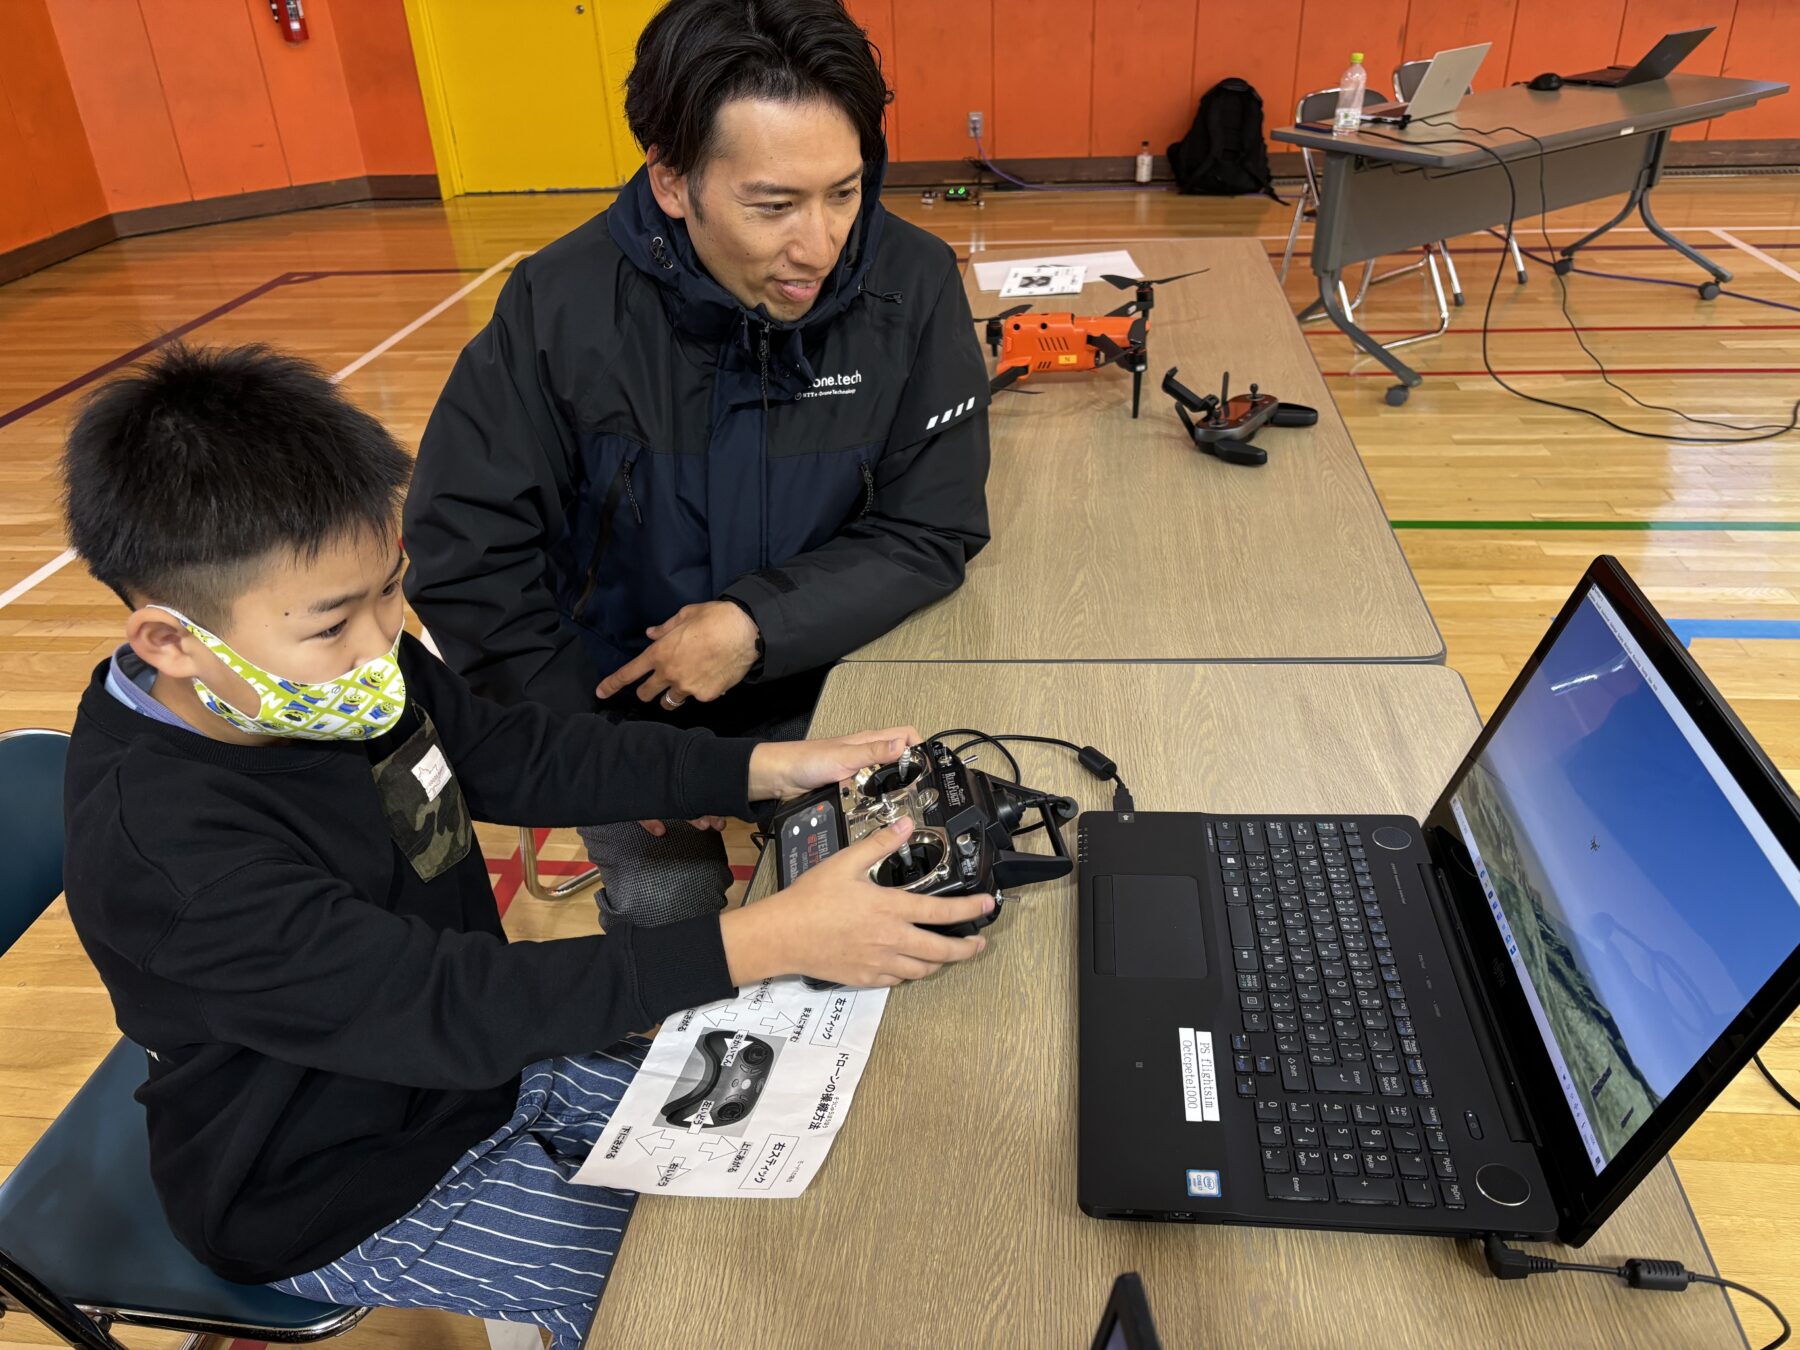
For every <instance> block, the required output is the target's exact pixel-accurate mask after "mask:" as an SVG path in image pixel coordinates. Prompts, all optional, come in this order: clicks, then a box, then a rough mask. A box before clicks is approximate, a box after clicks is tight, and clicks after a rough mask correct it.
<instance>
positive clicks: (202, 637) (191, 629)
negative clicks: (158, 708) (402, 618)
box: [144, 601, 405, 730]
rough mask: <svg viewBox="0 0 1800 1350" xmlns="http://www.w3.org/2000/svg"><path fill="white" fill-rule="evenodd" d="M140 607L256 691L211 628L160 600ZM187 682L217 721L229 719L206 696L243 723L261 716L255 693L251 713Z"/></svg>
mask: <svg viewBox="0 0 1800 1350" xmlns="http://www.w3.org/2000/svg"><path fill="white" fill-rule="evenodd" d="M144 608H145V609H159V610H161V611H162V612H163V613H164V614H165V615H167V616H168V617H169V618H171V619H173V620H174V621H175V626H176V627H177V628H180V629H181V630H183V631H184V632H185V633H187V635H188V636H189V637H191V638H193V639H194V641H196V642H198V643H199V644H200V645H201V646H202V647H204V648H206V650H207V651H208V652H211V653H212V655H213V657H214V658H215V659H217V661H218V662H219V664H220V665H222V666H224V667H225V669H226V670H227V671H228V672H230V673H231V674H232V675H235V676H237V678H238V679H240V680H243V681H244V684H245V685H246V686H247V687H248V688H249V690H250V692H251V693H252V694H257V689H256V686H255V685H254V684H252V683H251V682H250V681H249V680H248V679H246V678H245V677H244V676H243V675H240V674H238V672H237V671H235V670H232V669H231V662H230V661H228V660H226V659H225V657H223V656H221V655H220V654H219V653H218V652H217V651H216V650H214V648H213V646H212V643H214V642H216V643H218V644H219V646H221V647H223V648H224V649H225V650H226V651H228V652H231V653H232V655H234V656H237V652H236V650H235V649H234V648H233V647H232V645H231V644H230V643H229V642H227V641H225V639H224V638H222V637H220V636H219V635H218V634H217V633H215V632H213V631H212V629H210V628H207V627H206V626H205V625H203V624H200V623H196V622H195V621H194V620H193V619H190V618H189V617H188V616H187V615H185V614H183V613H182V612H181V611H180V610H178V609H176V608H175V606H173V605H165V604H162V603H160V602H155V601H153V602H151V603H150V604H147V605H145V606H144ZM404 628H405V625H402V631H404ZM208 639H211V641H208ZM243 659H244V658H243V657H241V656H238V660H240V661H242V660H243ZM246 664H248V663H247V662H246ZM188 683H190V684H192V685H193V686H194V692H195V694H197V695H198V696H199V698H200V706H201V707H202V708H205V709H206V711H207V712H209V713H212V715H213V716H214V717H218V718H220V720H221V721H227V722H228V721H229V719H228V718H225V717H224V716H223V715H222V714H220V713H218V712H215V711H214V710H213V709H212V708H211V707H208V700H209V699H210V700H213V701H215V702H217V703H219V704H221V705H223V706H224V707H227V708H229V709H231V711H232V712H234V713H236V714H237V715H238V716H239V717H241V718H243V719H244V720H245V721H246V722H249V723H252V724H254V723H256V722H257V721H258V720H259V719H260V718H261V717H262V715H263V708H262V697H261V695H259V694H258V695H257V698H256V711H255V712H245V711H244V710H243V709H242V708H240V707H238V705H237V704H235V703H233V702H232V701H231V700H230V699H228V698H226V697H225V695H223V694H221V693H220V692H219V691H218V690H216V689H214V688H213V687H212V686H211V685H209V684H207V683H206V681H205V680H202V679H201V678H200V677H199V676H197V675H196V676H194V677H192V678H191V679H190V680H189V681H188ZM241 729H242V728H240V730H241Z"/></svg>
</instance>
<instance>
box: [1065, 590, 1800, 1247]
mask: <svg viewBox="0 0 1800 1350" xmlns="http://www.w3.org/2000/svg"><path fill="white" fill-rule="evenodd" d="M1273 805H1276V804H1274V803H1271V806H1273ZM1295 805H1297V806H1298V805H1302V804H1300V803H1296V804H1295ZM1080 832H1081V841H1080V860H1081V861H1080V867H1081V884H1080V896H1081V899H1080V904H1081V910H1080V962H1081V965H1080V980H1079V983H1080V1149H1079V1152H1080V1175H1079V1185H1078V1195H1079V1199H1080V1203H1081V1207H1082V1209H1083V1210H1085V1211H1086V1212H1087V1213H1089V1214H1091V1215H1095V1216H1097V1217H1102V1218H1129V1219H1164V1220H1177V1221H1188V1222H1198V1223H1206V1222H1221V1223H1246V1224H1279V1225H1286V1226H1298V1227H1308V1228H1346V1229H1362V1230H1377V1231H1404V1232H1417V1233H1441V1234H1461V1233H1490V1232H1491V1233H1499V1234H1502V1235H1510V1236H1519V1237H1551V1236H1554V1237H1557V1238H1560V1239H1561V1240H1563V1241H1565V1242H1569V1243H1573V1244H1577V1245H1579V1244H1580V1243H1583V1242H1585V1241H1587V1239H1588V1238H1589V1237H1591V1236H1592V1235H1593V1233H1594V1231H1595V1230H1596V1229H1597V1228H1598V1227H1599V1225H1600V1224H1601V1223H1602V1222H1603V1221H1604V1220H1605V1219H1606V1217H1607V1216H1608V1215H1609V1214H1611V1213H1612V1211H1613V1210H1614V1209H1615V1208H1617V1206H1618V1205H1619V1203H1620V1201H1622V1200H1623V1199H1624V1198H1625V1196H1626V1195H1627V1194H1629V1193H1630V1191H1631V1190H1632V1188H1633V1187H1634V1186H1635V1185H1636V1184H1637V1183H1638V1182H1639V1181H1640V1180H1642V1179H1643V1177H1644V1176H1645V1174H1646V1173H1648V1172H1649V1170H1650V1169H1651V1168H1652V1167H1653V1166H1655V1164H1656V1163H1657V1162H1658V1161H1660V1160H1661V1159H1662V1158H1663V1156H1664V1155H1665V1154H1666V1153H1667V1152H1668V1150H1669V1148H1670V1147H1671V1146H1672V1145H1673V1144H1674V1142H1675V1140H1676V1139H1677V1138H1678V1137H1679V1136H1680V1135H1681V1133H1682V1131H1684V1130H1685V1129H1686V1128H1687V1127H1688V1125H1690V1124H1691V1123H1692V1122H1693V1121H1694V1119H1695V1118H1696V1117H1697V1116H1698V1115H1699V1114H1700V1112H1701V1111H1702V1110H1703V1109H1704V1108H1705V1106H1706V1105H1707V1103H1708V1102H1710V1101H1711V1100H1712V1099H1713V1098H1714V1097H1715V1096H1716V1095H1717V1094H1718V1093H1719V1091H1720V1090H1721V1089H1722V1088H1723V1087H1724V1086H1725V1084H1726V1083H1728V1082H1729V1081H1730V1080H1731V1078H1732V1076H1733V1075H1734V1074H1735V1073H1737V1072H1738V1070H1739V1069H1741V1068H1742V1067H1743V1066H1744V1065H1745V1064H1747V1063H1748V1062H1749V1060H1750V1057H1751V1055H1752V1054H1753V1053H1754V1052H1755V1051H1756V1050H1757V1049H1758V1048H1759V1047H1760V1046H1761V1045H1762V1043H1763V1042H1764V1041H1766V1040H1767V1039H1768V1037H1769V1036H1770V1035H1772V1034H1773V1033H1774V1031H1775V1030H1776V1029H1777V1028H1778V1027H1779V1026H1780V1025H1781V1023H1782V1022H1783V1020H1784V1019H1785V1018H1786V1017H1787V1016H1788V1015H1789V1014H1790V1013H1791V1012H1793V1010H1794V1009H1795V1007H1796V1005H1797V1004H1800V868H1797V867H1796V864H1795V857H1796V855H1797V854H1800V803H1797V802H1796V799H1795V797H1794V795H1793V793H1792V792H1790V790H1789V789H1788V787H1787V786H1786V784H1785V783H1784V782H1783V781H1782V778H1781V776H1780V775H1779V774H1778V773H1777V772H1776V770H1775V769H1774V767H1773V766H1772V765H1771V764H1770V763H1769V761H1768V759H1767V758H1766V757H1765V756H1764V755H1763V753H1762V752H1761V750H1759V749H1758V748H1757V746H1756V744H1755V742H1754V741H1752V740H1751V739H1750V737H1749V735H1748V734H1747V733H1746V732H1745V730H1744V728H1743V727H1742V726H1741V725H1740V724H1739V723H1738V721H1737V719H1736V718H1735V717H1734V716H1733V715H1732V713H1731V710H1730V709H1729V708H1727V707H1726V706H1725V704H1724V702H1723V700H1721V699H1720V697H1719V695H1718V693H1717V691H1716V690H1714V688H1713V687H1712V685H1711V684H1710V683H1709V682H1708V681H1707V679H1706V677H1705V676H1704V675H1703V674H1701V672H1700V670H1699V668H1698V667H1697V666H1696V665H1695V664H1694V663H1693V661H1692V660H1691V659H1690V658H1689V656H1688V654H1687V652H1686V651H1685V650H1683V648H1682V647H1681V645H1680V644H1679V643H1678V642H1677V641H1676V640H1675V638H1674V636H1673V635H1672V634H1671V633H1670V632H1669V629H1668V628H1667V626H1666V625H1665V624H1664V623H1663V622H1662V620H1661V619H1660V618H1659V617H1658V616H1657V615H1656V613H1655V611H1654V610H1653V609H1652V608H1651V607H1650V604H1649V602H1648V601H1647V600H1646V599H1645V598H1644V596H1643V595H1642V593H1640V592H1639V591H1638V589H1637V587H1636V586H1635V585H1633V584H1632V582H1631V580H1630V578H1629V577H1627V576H1626V575H1625V572H1624V571H1623V569H1622V568H1620V566H1619V564H1618V563H1617V562H1616V561H1614V560H1613V559H1611V558H1604V557H1603V558H1599V559H1597V560H1596V561H1595V562H1594V564H1593V566H1592V567H1590V568H1589V569H1588V572H1587V575H1586V576H1585V577H1584V578H1583V579H1582V582H1581V585H1580V586H1579V587H1578V588H1577V589H1576V591H1575V594H1574V595H1573V596H1572V597H1571V598H1570V600H1569V602H1568V603H1567V604H1566V605H1565V606H1564V607H1563V610H1562V612H1561V613H1560V614H1559V615H1558V616H1557V618H1556V621H1555V623H1554V624H1553V625H1552V626H1551V629H1550V631H1549V633H1548V635H1547V636H1546V637H1545V638H1544V640H1543V642H1542V643H1541V644H1540V645H1539V647H1538V649H1537V651H1536V652H1535V653H1534V654H1533V656H1532V658H1531V660H1530V661H1529V662H1528V663H1527V664H1526V666H1525V669H1524V671H1523V673H1521V674H1520V676H1519V678H1518V680H1517V682H1516V683H1515V684H1514V685H1513V688H1512V690H1511V691H1510V692H1509V693H1508V694H1507V696H1506V698H1505V700H1504V701H1503V702H1502V703H1501V705H1500V708H1499V710H1498V711H1497V712H1496V713H1495V714H1494V717H1493V719H1492V720H1491V721H1490V722H1489V723H1488V725H1487V727H1486V729H1485V730H1484V731H1483V732H1482V734H1481V736H1480V738H1479V739H1478V740H1477V741H1476V742H1475V745H1474V748H1473V749H1472V750H1471V751H1470V752H1469V754H1468V757H1467V758H1466V759H1465V760H1464V762H1463V764H1462V766H1461V767H1460V768H1459V769H1458V770H1457V772H1456V774H1455V775H1454V776H1453V777H1452V778H1451V780H1450V783H1449V786H1448V787H1446V788H1445V790H1444V793H1443V795H1442V796H1441V797H1439V798H1438V801H1437V804H1436V805H1435V806H1434V807H1433V808H1432V810H1431V814H1430V815H1429V816H1428V817H1427V818H1426V819H1425V820H1424V821H1416V820H1411V819H1407V818H1405V817H1399V816H1375V815H1368V814H1358V813H1356V812H1354V811H1345V812H1338V811H1329V812H1328V811H1320V810H1286V811H1277V810H1273V809H1271V810H1266V811H1257V812H1255V813H1245V814H1242V815H1237V816H1229V817H1227V816H1219V815H1205V814H1200V813H1197V812H1160V813H1153V812H1137V813H1123V814H1121V813H1103V812H1088V813H1087V814H1084V815H1083V816H1082V817H1081V826H1080Z"/></svg>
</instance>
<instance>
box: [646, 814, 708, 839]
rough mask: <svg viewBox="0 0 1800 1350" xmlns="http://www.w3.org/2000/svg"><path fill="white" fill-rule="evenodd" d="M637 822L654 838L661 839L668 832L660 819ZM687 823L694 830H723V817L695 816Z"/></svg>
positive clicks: (667, 828)
mask: <svg viewBox="0 0 1800 1350" xmlns="http://www.w3.org/2000/svg"><path fill="white" fill-rule="evenodd" d="M638 824H639V825H642V826H643V827H644V833H645V834H648V835H650V836H652V837H653V838H656V839H661V838H662V837H663V836H664V835H666V834H667V833H668V832H669V827H668V826H667V825H666V824H664V823H663V822H662V821H660V820H640V821H639V822H638ZM688 824H690V825H692V826H693V827H694V828H695V829H696V830H718V831H719V832H720V833H723V832H724V830H725V817H724V816H695V817H694V818H693V819H692V820H690V821H689V822H688Z"/></svg>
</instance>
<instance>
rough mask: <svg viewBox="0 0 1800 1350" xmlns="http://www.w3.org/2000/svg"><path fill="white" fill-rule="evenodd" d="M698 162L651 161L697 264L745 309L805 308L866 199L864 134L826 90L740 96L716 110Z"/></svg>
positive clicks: (788, 317)
mask: <svg viewBox="0 0 1800 1350" xmlns="http://www.w3.org/2000/svg"><path fill="white" fill-rule="evenodd" d="M716 116H717V122H716V130H717V133H718V135H717V147H716V150H715V153H714V154H713V156H712V157H711V158H710V159H708V160H707V161H706V163H705V165H704V166H702V167H701V168H700V169H698V170H697V171H694V172H690V173H685V174H675V173H671V172H669V170H668V169H666V168H664V167H663V166H661V165H659V164H657V163H656V162H655V161H654V159H653V160H652V161H651V164H650V186H651V190H652V191H653V192H654V193H655V194H656V201H657V205H659V206H661V207H662V209H663V212H664V214H665V215H667V216H669V217H670V218H671V219H675V220H685V221H686V222H687V228H688V238H689V239H690V240H692V241H693V245H694V252H695V253H696V254H697V255H698V256H699V258H700V262H701V264H702V265H703V266H704V267H705V268H706V270H707V271H708V272H709V273H711V274H712V278H713V280H714V281H717V282H718V283H719V284H720V285H721V286H723V287H724V288H725V289H726V290H728V291H730V292H731V293H732V295H733V296H735V297H736V298H737V300H738V302H739V303H740V304H742V305H743V306H744V307H745V308H746V309H752V310H753V309H755V308H756V307H757V306H758V305H764V306H766V307H767V308H768V312H769V314H770V315H772V316H773V317H774V318H776V319H779V320H781V321H782V322H783V323H792V322H794V321H795V320H797V319H801V318H803V317H805V315H806V313H807V311H808V310H810V309H811V308H812V307H813V303H814V301H816V300H817V299H818V298H819V287H820V285H821V283H822V282H823V281H824V280H825V278H826V276H827V275H829V274H830V272H831V269H832V268H833V267H835V266H837V260H838V255H839V254H841V253H842V252H843V251H844V241H845V240H846V239H848V238H849V237H850V228H851V226H853V225H855V224H856V215H857V212H858V210H859V209H860V208H861V206H862V175H863V159H862V143H861V141H860V140H858V138H857V135H856V128H855V127H854V126H853V125H851V122H850V119H849V118H848V117H847V116H845V115H844V111H843V109H842V108H840V107H838V106H837V104H835V103H833V102H831V101H830V100H829V99H809V100H807V101H805V102H802V103H790V102H778V101H775V100H772V99H754V98H739V99H733V100H731V101H730V102H729V103H726V104H724V105H723V106H722V107H720V109H719V111H718V113H717V115H716Z"/></svg>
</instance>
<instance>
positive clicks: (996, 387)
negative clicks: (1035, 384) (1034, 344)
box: [988, 366, 1038, 394]
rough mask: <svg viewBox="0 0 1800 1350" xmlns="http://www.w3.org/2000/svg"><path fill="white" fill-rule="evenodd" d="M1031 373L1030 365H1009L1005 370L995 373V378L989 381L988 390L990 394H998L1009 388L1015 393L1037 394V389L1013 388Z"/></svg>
mask: <svg viewBox="0 0 1800 1350" xmlns="http://www.w3.org/2000/svg"><path fill="white" fill-rule="evenodd" d="M1030 373H1031V367H1030V366H1008V367H1007V368H1006V369H1005V370H1003V371H1001V372H1000V373H999V374H997V375H995V376H994V378H993V379H991V380H989V381H988V392H989V393H990V394H998V393H1000V392H1001V391H1003V390H1009V391H1011V392H1012V393H1015V394H1035V393H1037V392H1038V391H1037V390H1035V389H1014V388H1013V386H1014V385H1015V384H1017V383H1018V382H1019V381H1020V380H1022V379H1024V378H1025V377H1026V376H1027V375H1029V374H1030Z"/></svg>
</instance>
